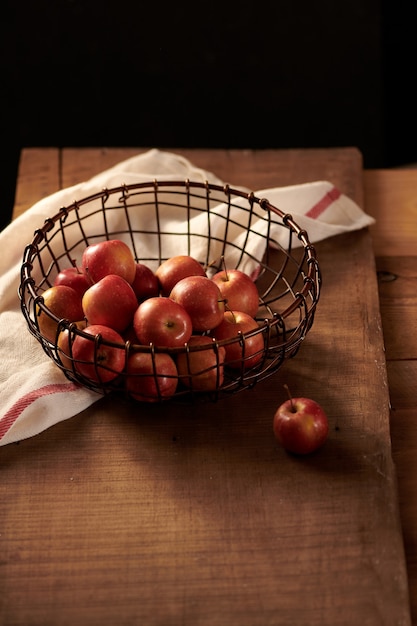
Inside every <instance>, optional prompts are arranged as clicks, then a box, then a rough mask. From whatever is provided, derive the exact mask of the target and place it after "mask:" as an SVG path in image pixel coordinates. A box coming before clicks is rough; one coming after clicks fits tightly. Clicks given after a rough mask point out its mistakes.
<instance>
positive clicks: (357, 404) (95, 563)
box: [0, 149, 410, 626]
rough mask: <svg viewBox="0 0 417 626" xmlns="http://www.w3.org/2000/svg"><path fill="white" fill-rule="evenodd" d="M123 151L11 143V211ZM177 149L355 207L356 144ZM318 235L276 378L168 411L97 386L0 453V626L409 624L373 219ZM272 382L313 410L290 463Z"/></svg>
mask: <svg viewBox="0 0 417 626" xmlns="http://www.w3.org/2000/svg"><path fill="white" fill-rule="evenodd" d="M136 152H137V151H131V150H123V149H120V150H115V151H113V150H106V149H88V150H77V149H64V150H63V151H55V150H54V149H51V150H50V151H40V152H39V153H36V159H34V158H31V152H30V150H28V151H27V152H26V151H24V153H23V155H22V162H21V169H20V174H19V181H18V190H19V193H18V196H17V199H18V206H17V211H16V214H17V213H18V212H19V211H21V210H24V209H25V208H28V207H29V206H30V205H31V204H33V202H35V201H36V200H38V199H40V197H42V196H43V195H45V194H48V193H52V192H53V191H56V189H57V185H58V186H67V185H69V184H74V183H75V182H79V181H80V180H83V179H85V178H87V177H89V176H91V175H92V174H95V173H97V172H98V171H100V170H102V169H104V167H108V166H110V165H111V164H113V163H114V162H116V161H119V160H121V159H122V158H126V157H128V156H131V155H132V154H133V153H136ZM181 152H182V153H183V154H184V155H185V156H188V157H189V158H191V159H192V160H193V162H194V163H195V164H196V165H199V166H201V167H204V168H206V169H210V170H211V171H214V172H215V173H216V174H217V175H218V176H220V177H221V178H223V179H224V180H230V181H232V182H236V184H242V185H246V186H248V187H253V188H255V189H259V188H263V187H272V186H277V185H284V184H292V183H297V182H306V181H307V180H315V179H319V178H322V179H331V180H332V181H333V182H334V183H335V184H336V185H338V186H339V187H340V188H341V189H342V190H343V191H345V192H346V193H348V194H349V195H351V196H352V197H353V198H354V199H356V200H357V201H358V202H359V203H362V202H363V192H362V162H361V157H360V154H359V153H358V152H357V151H356V150H355V149H340V150H328V151H326V150H318V151H315V150H311V151H303V150H294V151H288V152H287V151H265V152H264V151H262V152H256V151H255V152H251V151H242V152H240V151H233V152H227V151H181ZM37 171H39V173H41V172H44V173H45V172H48V171H50V172H51V173H52V176H51V178H50V179H49V177H48V176H46V175H45V176H43V178H42V177H41V178H40V181H39V187H38V189H37V191H36V190H35V187H36V172H37ZM26 181H27V182H28V186H26ZM34 185H35V186H34ZM317 249H318V252H319V258H320V263H321V266H322V271H323V277H324V282H323V296H322V300H321V302H320V304H319V310H318V313H317V317H316V321H315V324H314V326H313V329H312V331H311V333H310V334H309V335H308V337H307V340H306V342H305V345H303V346H302V349H301V351H300V353H299V354H298V355H297V357H296V358H295V359H293V360H292V361H290V362H288V364H286V366H285V367H284V368H283V369H282V370H281V371H280V372H279V373H278V374H277V375H276V376H274V377H273V378H271V379H269V380H267V381H264V382H263V383H262V384H260V385H258V386H257V387H255V388H254V389H253V390H252V391H250V392H245V393H243V394H239V395H237V396H235V397H233V398H230V399H228V400H224V401H222V402H221V403H219V404H218V405H205V406H198V407H195V406H186V407H184V406H181V407H180V406H178V405H174V406H170V409H169V411H167V409H166V407H145V408H144V407H142V406H140V407H137V406H132V405H131V404H129V403H121V402H120V401H118V402H116V401H115V399H112V398H104V399H101V400H99V401H98V402H97V403H96V404H95V405H94V406H93V407H90V409H88V410H87V411H85V412H84V413H82V414H80V415H78V416H76V417H75V418H73V419H71V420H68V421H66V422H61V423H59V424H58V425H56V426H55V427H53V428H50V429H49V430H47V431H45V432H43V433H41V434H40V435H38V436H37V437H34V438H32V439H29V440H25V441H22V442H21V443H20V444H19V445H9V446H6V447H5V448H3V449H2V450H0V464H1V471H2V482H1V486H0V493H1V502H2V505H1V509H0V524H1V529H2V530H1V532H2V541H3V552H2V562H1V565H0V584H1V587H2V597H1V604H0V607H1V608H0V621H2V623H5V624H9V623H13V624H15V625H17V626H20V625H22V626H23V625H25V626H30V625H34V624H54V625H57V624H72V623H77V624H81V625H84V624H85V625H86V626H87V625H89V626H90V625H95V624H100V625H103V624H115V623H120V624H122V623H123V624H137V623H140V624H148V625H150V626H153V625H155V626H156V625H158V626H159V625H161V624H163V625H164V626H165V625H167V626H169V625H171V624H172V625H173V626H174V625H175V626H177V625H178V624H183V625H185V626H188V625H190V626H191V625H192V626H200V625H201V626H203V625H207V626H217V625H218V626H220V625H221V626H223V625H225V624H239V625H242V626H245V625H247V626H258V625H259V626H266V624H274V625H280V624H282V625H288V624H298V625H304V624H305V625H307V624H308V625H309V626H315V625H317V626H318V625H320V626H323V625H326V624H329V625H332V626H337V625H339V624H340V625H341V624H346V625H352V624H372V625H373V624H375V625H378V626H380V625H381V624H386V625H387V626H388V625H389V626H392V625H393V624H402V625H403V624H404V625H407V624H409V623H410V613H409V598H408V585H407V573H406V567H405V557H404V549H403V539H402V533H401V525H400V519H399V509H398V493H397V481H396V472H395V467H394V464H393V461H392V451H391V441H390V429H389V394H388V387H387V370H386V366H385V354H384V346H383V340H382V326H381V317H380V312H379V303H378V287H377V281H376V267H375V260H374V256H373V252H372V246H371V238H370V234H369V232H368V231H360V232H356V233H351V234H348V235H343V236H339V237H335V238H333V239H331V240H327V241H325V242H322V243H320V244H318V245H317ZM284 382H286V383H288V384H289V385H290V387H291V389H292V391H293V393H294V395H298V394H300V395H301V394H302V395H309V396H312V397H315V398H316V399H317V400H319V401H320V402H321V403H322V404H323V406H324V407H325V408H326V410H327V412H328V415H329V420H330V436H329V440H328V442H327V443H326V445H325V447H324V448H323V449H322V450H321V451H320V452H319V453H318V454H315V455H312V456H311V457H308V458H305V459H303V458H297V457H293V456H291V455H288V454H286V453H285V452H284V451H283V450H282V449H280V448H279V446H278V445H277V444H276V442H275V440H274V438H273V435H272V416H273V412H274V410H275V408H276V406H277V404H278V403H279V402H280V401H282V399H283V397H284V392H283V384H284ZM57 410H59V409H57Z"/></svg>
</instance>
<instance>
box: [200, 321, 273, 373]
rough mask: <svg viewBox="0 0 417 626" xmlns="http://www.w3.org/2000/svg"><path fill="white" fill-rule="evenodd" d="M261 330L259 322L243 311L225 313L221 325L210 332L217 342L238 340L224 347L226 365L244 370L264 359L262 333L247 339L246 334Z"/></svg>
mask: <svg viewBox="0 0 417 626" xmlns="http://www.w3.org/2000/svg"><path fill="white" fill-rule="evenodd" d="M258 329H259V324H258V322H257V321H256V320H255V319H254V318H253V317H251V316H250V315H248V314H247V313H244V312H242V311H225V314H224V316H223V320H222V321H221V322H220V324H219V325H218V326H217V327H216V328H213V330H211V331H210V335H211V336H212V337H215V338H216V339H217V341H223V340H227V339H236V341H233V342H232V343H227V344H225V345H224V349H225V352H226V358H225V364H226V365H228V366H229V367H231V368H233V369H241V368H243V369H244V370H246V369H249V368H250V367H254V366H255V365H258V363H260V361H261V360H262V358H263V355H264V349H265V343H264V338H263V334H262V332H258V333H256V334H253V335H249V336H248V337H246V336H245V335H246V333H250V332H251V331H255V330H258Z"/></svg>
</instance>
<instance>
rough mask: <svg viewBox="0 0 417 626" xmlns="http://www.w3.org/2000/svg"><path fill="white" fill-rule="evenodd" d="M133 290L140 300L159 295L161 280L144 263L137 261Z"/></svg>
mask: <svg viewBox="0 0 417 626" xmlns="http://www.w3.org/2000/svg"><path fill="white" fill-rule="evenodd" d="M132 287H133V291H134V292H135V294H136V297H137V299H138V302H143V300H146V299H147V298H153V297H155V296H158V295H159V282H158V279H157V277H156V275H155V273H154V272H153V271H152V270H151V268H150V267H148V266H147V265H145V264H144V263H136V273H135V278H134V279H133V282H132Z"/></svg>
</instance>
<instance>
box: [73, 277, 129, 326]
mask: <svg viewBox="0 0 417 626" xmlns="http://www.w3.org/2000/svg"><path fill="white" fill-rule="evenodd" d="M82 306H83V311H84V316H85V317H86V318H87V321H88V324H102V325H103V326H109V327H110V328H113V329H114V330H116V331H117V332H123V331H124V330H126V328H127V327H128V326H129V324H131V322H132V320H133V316H134V314H135V311H136V309H137V308H138V300H137V298H136V294H135V292H134V291H133V288H132V286H131V285H130V284H129V283H128V282H127V281H126V280H125V279H124V278H122V277H121V276H118V275H116V274H109V275H108V276H104V278H101V279H100V280H99V281H98V282H97V283H94V285H92V286H91V287H89V289H87V291H86V292H85V294H84V295H83V298H82Z"/></svg>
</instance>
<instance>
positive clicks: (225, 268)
mask: <svg viewBox="0 0 417 626" xmlns="http://www.w3.org/2000/svg"><path fill="white" fill-rule="evenodd" d="M221 260H222V265H223V269H224V273H225V274H226V280H229V274H228V273H227V267H226V261H225V260H224V254H222V257H221Z"/></svg>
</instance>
